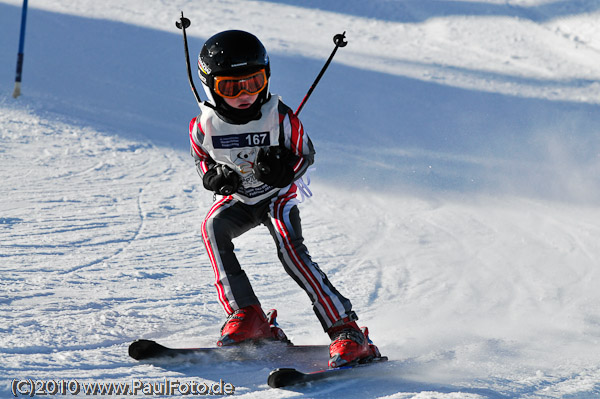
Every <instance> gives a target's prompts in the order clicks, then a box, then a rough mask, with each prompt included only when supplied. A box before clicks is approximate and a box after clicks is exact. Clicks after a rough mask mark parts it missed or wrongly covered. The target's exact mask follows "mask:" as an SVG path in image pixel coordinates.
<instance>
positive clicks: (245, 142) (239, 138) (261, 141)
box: [212, 132, 271, 149]
mask: <svg viewBox="0 0 600 399" xmlns="http://www.w3.org/2000/svg"><path fill="white" fill-rule="evenodd" d="M212 142H213V147H214V148H219V149H227V148H242V147H262V146H268V145H271V139H270V134H269V132H258V133H241V134H228V135H226V136H213V137H212Z"/></svg>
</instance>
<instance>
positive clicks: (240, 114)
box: [198, 30, 271, 123]
mask: <svg viewBox="0 0 600 399" xmlns="http://www.w3.org/2000/svg"><path fill="white" fill-rule="evenodd" d="M263 68H264V69H265V72H266V75H267V79H269V78H270V76H271V68H270V64H269V56H268V54H267V50H266V49H265V47H264V46H263V44H262V43H261V42H260V40H258V38H257V37H256V36H254V35H253V34H251V33H248V32H244V31H241V30H228V31H224V32H220V33H217V34H216V35H214V36H212V37H210V38H209V39H208V40H207V41H206V43H204V45H203V46H202V50H200V54H199V55H198V75H199V76H200V80H202V83H203V84H204V87H205V91H206V92H207V95H209V99H210V100H212V101H211V102H212V103H213V105H214V106H215V109H216V110H217V112H218V113H219V114H220V116H222V117H225V118H226V120H227V119H229V121H233V122H235V123H246V122H248V121H250V120H252V119H256V118H257V117H258V116H260V107H261V106H262V104H264V103H265V102H266V101H267V100H268V99H269V97H270V95H269V90H268V84H267V87H266V90H263V91H262V92H261V93H260V94H259V98H258V99H257V101H256V102H255V104H254V105H253V106H252V107H250V108H248V109H245V110H235V109H233V108H231V107H229V106H228V105H227V104H226V103H225V102H224V101H223V99H222V98H220V96H218V95H217V94H216V93H215V91H214V82H215V76H228V75H230V76H241V75H245V74H248V73H252V72H255V71H257V70H260V69H263Z"/></svg>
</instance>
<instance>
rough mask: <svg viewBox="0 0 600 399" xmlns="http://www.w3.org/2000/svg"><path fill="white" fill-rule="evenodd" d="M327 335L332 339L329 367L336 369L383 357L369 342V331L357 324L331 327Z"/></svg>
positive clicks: (349, 323) (351, 323) (350, 323)
mask: <svg viewBox="0 0 600 399" xmlns="http://www.w3.org/2000/svg"><path fill="white" fill-rule="evenodd" d="M327 333H328V334H329V336H330V337H331V344H329V367H331V368H336V367H341V366H347V365H352V364H356V363H365V362H368V361H370V360H371V359H373V358H376V357H381V354H380V353H379V349H377V347H376V346H375V345H374V344H373V343H372V342H371V341H370V340H369V330H368V329H367V328H366V327H363V328H362V330H361V329H360V328H358V325H357V324H356V322H354V321H352V322H348V323H346V324H343V325H341V326H337V327H331V328H330V329H329V330H328V331H327Z"/></svg>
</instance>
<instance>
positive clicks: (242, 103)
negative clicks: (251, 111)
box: [223, 93, 258, 109]
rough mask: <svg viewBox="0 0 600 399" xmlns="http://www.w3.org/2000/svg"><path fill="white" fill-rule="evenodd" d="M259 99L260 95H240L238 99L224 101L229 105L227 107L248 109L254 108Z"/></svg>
mask: <svg viewBox="0 0 600 399" xmlns="http://www.w3.org/2000/svg"><path fill="white" fill-rule="evenodd" d="M257 97H258V93H257V94H253V95H250V94H246V93H242V94H240V96H239V97H236V98H225V97H223V100H225V103H227V105H229V106H230V107H232V108H235V109H246V108H250V107H251V106H252V104H254V102H255V101H256V98H257Z"/></svg>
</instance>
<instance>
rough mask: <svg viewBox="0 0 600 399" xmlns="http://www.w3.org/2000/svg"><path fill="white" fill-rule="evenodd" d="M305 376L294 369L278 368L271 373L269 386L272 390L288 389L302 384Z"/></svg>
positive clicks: (268, 379) (268, 380) (268, 381)
mask: <svg viewBox="0 0 600 399" xmlns="http://www.w3.org/2000/svg"><path fill="white" fill-rule="evenodd" d="M303 376H304V373H302V372H300V371H298V370H296V369H294V368H278V369H275V370H273V371H271V373H269V377H268V378H267V384H268V385H269V386H270V387H271V388H281V387H286V386H288V385H294V384H297V383H299V382H301V381H302V377H303Z"/></svg>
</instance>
